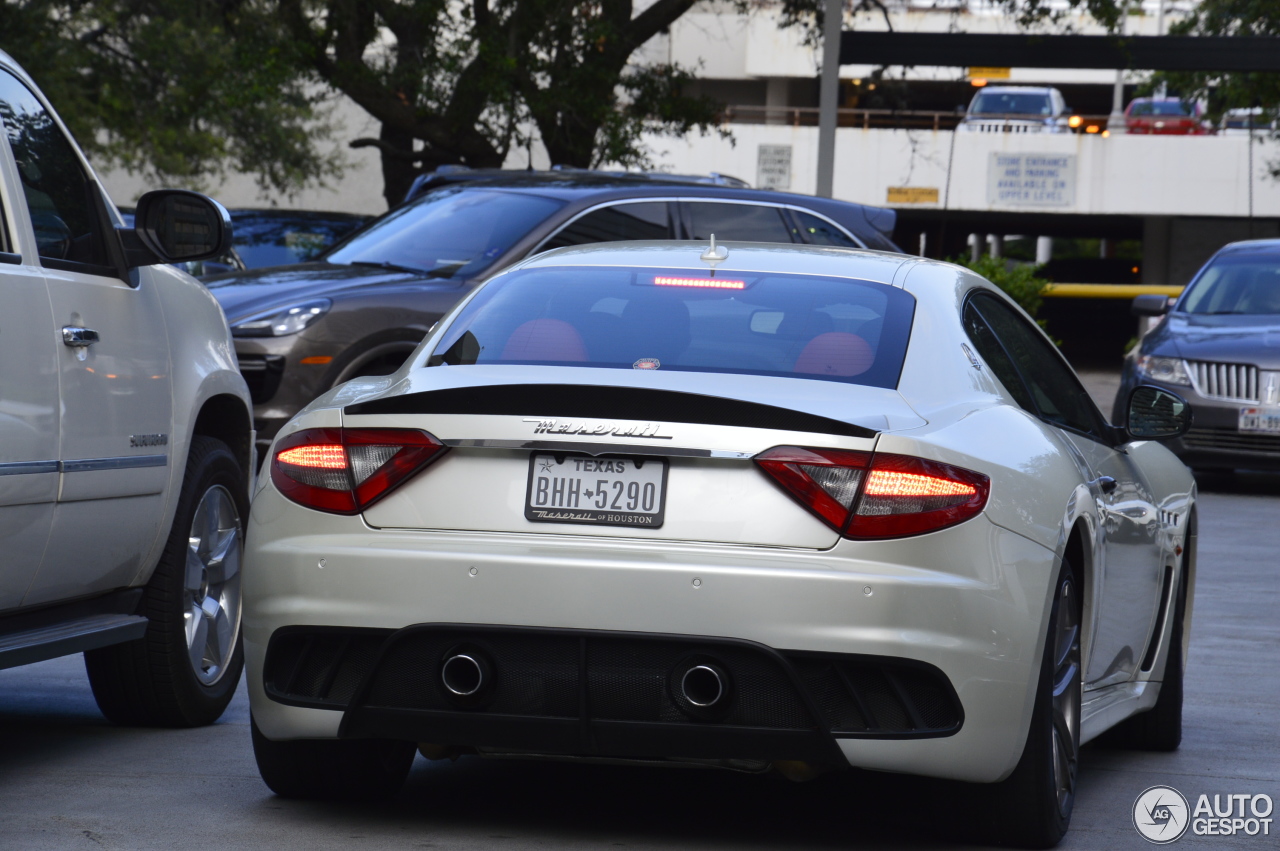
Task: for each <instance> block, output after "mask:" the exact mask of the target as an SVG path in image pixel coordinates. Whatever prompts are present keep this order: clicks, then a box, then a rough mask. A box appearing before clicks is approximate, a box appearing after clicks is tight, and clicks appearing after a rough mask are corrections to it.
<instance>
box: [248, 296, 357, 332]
mask: <svg viewBox="0 0 1280 851" xmlns="http://www.w3.org/2000/svg"><path fill="white" fill-rule="evenodd" d="M330 307H333V302H332V301H330V300H329V299H327V298H317V299H313V300H311V301H307V302H303V303H302V304H295V305H293V306H292V307H286V308H284V309H283V310H280V309H277V310H271V311H268V312H266V313H258V314H256V315H254V316H250V317H249V318H248V319H242V320H240V321H239V322H237V323H236V324H235V325H232V326H231V334H232V335H233V336H235V337H287V336H289V335H290V334H297V333H298V332H299V331H301V330H303V329H304V328H306V327H307V326H308V325H310V324H311V323H313V322H315V321H316V320H317V319H319V318H320V317H321V316H324V315H325V314H326V313H328V312H329V308H330Z"/></svg>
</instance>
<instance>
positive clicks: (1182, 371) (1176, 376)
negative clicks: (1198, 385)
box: [1138, 355, 1191, 386]
mask: <svg viewBox="0 0 1280 851" xmlns="http://www.w3.org/2000/svg"><path fill="white" fill-rule="evenodd" d="M1138 372H1140V373H1142V374H1143V375H1145V376H1146V377H1147V378H1150V379H1152V380H1154V381H1161V382H1163V383H1165V384H1182V385H1186V386H1190V385H1191V377H1190V376H1188V375H1187V368H1186V366H1185V365H1183V363H1182V358H1157V357H1152V356H1151V355H1139V356H1138Z"/></svg>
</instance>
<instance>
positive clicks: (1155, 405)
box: [1126, 296, 1191, 440]
mask: <svg viewBox="0 0 1280 851" xmlns="http://www.w3.org/2000/svg"><path fill="white" fill-rule="evenodd" d="M1139 298H1141V296H1139ZM1126 428H1127V429H1128V431H1129V435H1130V436H1131V437H1133V438H1136V439H1138V440H1169V439H1171V438H1175V437H1181V436H1182V435H1184V434H1186V433H1187V429H1189V428H1191V406H1190V405H1189V404H1187V400H1185V399H1183V398H1182V397H1181V396H1179V395H1178V394H1176V393H1170V392H1169V391H1168V390H1165V389H1163V388H1161V387H1153V386H1152V385H1150V384H1141V385H1139V386H1137V387H1135V388H1133V392H1132V393H1130V394H1129V409H1128V416H1127V420H1126Z"/></svg>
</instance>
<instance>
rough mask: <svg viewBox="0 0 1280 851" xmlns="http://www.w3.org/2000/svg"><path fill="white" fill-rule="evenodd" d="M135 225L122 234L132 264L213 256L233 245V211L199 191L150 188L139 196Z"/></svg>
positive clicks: (183, 261) (181, 260)
mask: <svg viewBox="0 0 1280 851" xmlns="http://www.w3.org/2000/svg"><path fill="white" fill-rule="evenodd" d="M134 225H135V226H134V229H133V230H132V231H128V230H125V231H121V234H120V235H121V237H122V239H123V240H124V244H125V253H126V256H127V261H128V265H129V266H130V268H132V267H135V266H153V265H156V264H158V263H189V262H193V261H198V260H212V259H213V258H215V257H218V256H219V255H222V254H225V253H227V251H228V250H229V249H230V248H231V215H230V214H229V213H228V212H227V210H226V208H225V207H223V206H222V205H221V204H219V203H218V202H217V201H215V200H213V199H212V198H209V197H207V196H205V195H201V194H200V193H199V192H188V191H186V190H185V189H160V190H157V191H155V192H148V193H147V194H145V195H143V196H142V197H141V198H139V199H138V207H137V212H136V213H135V214H134Z"/></svg>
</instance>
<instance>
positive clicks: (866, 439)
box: [343, 366, 924, 549]
mask: <svg viewBox="0 0 1280 851" xmlns="http://www.w3.org/2000/svg"><path fill="white" fill-rule="evenodd" d="M584 372H589V373H592V374H591V375H587V374H584ZM529 375H530V372H529V370H528V368H527V367H525V368H520V367H504V366H492V367H485V366H469V367H465V368H458V367H434V368H427V369H420V370H417V371H415V372H414V373H412V374H411V375H410V377H409V378H408V379H407V384H400V385H397V386H396V388H395V392H393V394H391V395H385V396H382V397H380V398H373V399H369V400H365V401H361V402H358V403H355V404H351V405H348V406H347V407H346V408H345V409H344V414H343V425H344V426H346V427H350V428H356V427H377V428H415V429H422V430H425V431H428V432H430V433H431V434H432V435H434V436H435V437H436V438H438V439H440V440H441V441H443V442H444V443H445V444H446V445H448V446H449V447H450V450H449V452H448V453H447V454H445V455H444V456H443V457H442V458H441V459H440V460H439V461H437V462H435V463H433V464H432V465H431V466H429V467H428V468H427V469H425V470H423V471H422V472H421V473H419V474H418V475H417V476H415V477H414V479H412V480H411V481H409V482H406V483H405V484H403V485H401V486H400V487H399V488H397V489H396V490H395V491H393V492H392V493H390V494H388V495H387V497H386V498H385V499H382V500H381V501H379V502H378V503H376V504H375V505H373V506H371V507H369V508H368V509H366V511H365V513H364V517H365V519H366V521H367V522H368V523H369V524H370V525H372V526H375V527H379V528H396V529H423V530H427V529H430V530H460V531H491V532H512V533H524V534H543V535H591V536H600V537H609V538H645V539H652V540H673V541H675V540H678V541H697V542H709V543H724V544H742V545H755V546H781V547H801V548H814V549H822V548H827V547H830V546H833V545H834V544H835V543H836V540H837V538H838V536H837V534H836V532H835V531H833V530H832V529H831V528H830V527H828V526H826V525H825V524H824V523H822V522H821V521H820V520H818V519H817V518H816V517H814V516H813V515H812V514H810V513H809V512H808V511H807V510H805V509H804V508H803V507H801V506H800V505H799V504H797V503H796V502H795V501H794V500H793V499H792V498H791V497H790V496H788V495H787V493H786V492H785V491H784V490H783V489H782V488H781V487H779V486H777V485H776V484H775V483H774V482H773V481H772V480H771V479H770V477H769V476H768V475H767V474H766V473H764V472H763V471H762V470H760V469H759V468H758V467H757V465H756V464H755V463H754V462H753V461H752V458H753V457H754V456H755V455H757V454H759V453H760V452H762V451H764V450H766V449H769V448H771V447H774V446H821V447H834V448H841V449H852V450H861V451H871V450H872V449H874V447H875V442H876V439H877V437H878V434H879V432H881V431H884V430H886V429H887V428H891V427H892V428H909V427H912V426H915V425H923V424H924V421H923V420H921V419H920V418H919V417H918V416H917V415H916V414H915V413H914V412H913V411H912V410H911V409H910V408H909V407H908V406H907V404H906V403H905V402H904V401H903V399H902V397H901V396H900V395H899V394H898V393H897V392H896V391H893V390H885V389H881V388H875V387H864V386H857V385H836V384H833V383H832V382H825V381H803V380H796V379H780V378H774V377H768V376H756V375H734V374H726V375H716V376H714V380H713V381H708V380H707V379H708V376H707V375H706V374H699V373H677V372H672V373H644V372H640V371H637V373H635V374H632V373H627V372H620V371H618V370H603V369H602V370H587V371H584V370H583V369H582V368H563V369H557V368H541V369H539V370H538V372H537V375H538V376H539V379H541V380H539V381H537V382H529V381H528V378H529ZM560 382H563V383H560ZM570 382H572V383H570ZM708 387H714V388H715V389H714V395H711V394H708V392H707V388H708ZM535 459H536V460H535ZM557 480H559V482H560V484H559V487H560V491H559V493H557V491H556V487H557V485H556V481H557ZM632 481H634V482H636V486H635V487H634V488H631V486H630V482H632ZM617 482H621V483H622V486H621V490H619V485H618V484H616V483H617ZM601 485H603V486H604V490H605V491H606V501H605V503H604V504H603V505H601V495H600V489H601V488H600V486H601ZM646 487H650V488H651V492H652V495H653V496H654V497H655V498H656V499H658V503H661V504H660V505H659V504H657V503H655V504H654V505H652V506H650V507H651V508H652V509H657V508H661V512H660V516H655V514H657V512H656V511H650V512H648V514H647V515H646V516H648V517H649V519H648V520H643V521H638V520H635V519H634V517H631V518H630V519H629V518H628V517H623V516H614V515H612V514H611V512H614V511H618V512H619V515H628V514H629V513H628V511H627V509H628V508H629V507H630V508H635V509H636V511H635V513H634V515H635V516H639V515H642V514H645V512H644V511H643V508H644V505H643V502H644V498H645V493H646ZM539 488H542V490H541V492H540V495H539ZM629 488H630V491H629V492H628V489H629ZM628 495H629V496H630V498H628ZM659 497H660V498H659ZM539 500H541V503H539ZM539 504H541V505H542V508H541V509H540V508H539V507H538V505H539ZM545 509H551V510H549V511H548V510H545ZM538 511H542V514H538ZM592 512H594V514H593V513H592ZM586 516H591V517H592V518H593V519H594V520H600V519H602V518H603V519H604V520H605V521H606V522H603V523H601V522H586V521H584V518H585V517H586ZM610 518H612V519H610Z"/></svg>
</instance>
